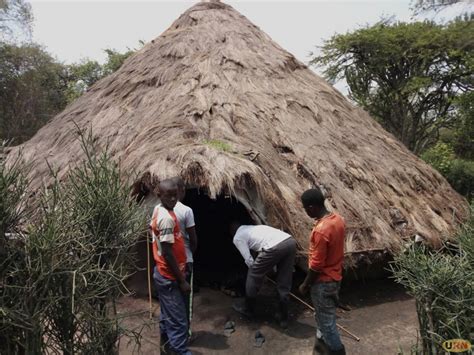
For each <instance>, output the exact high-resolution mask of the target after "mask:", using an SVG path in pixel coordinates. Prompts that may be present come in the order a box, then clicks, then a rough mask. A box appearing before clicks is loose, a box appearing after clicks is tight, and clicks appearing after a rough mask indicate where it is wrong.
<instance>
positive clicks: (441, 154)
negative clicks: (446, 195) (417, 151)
mask: <svg viewBox="0 0 474 355" xmlns="http://www.w3.org/2000/svg"><path fill="white" fill-rule="evenodd" d="M421 158H422V159H423V160H425V161H426V162H427V163H428V164H430V165H431V166H433V167H434V168H435V169H436V170H438V171H439V172H440V173H441V174H442V175H443V176H444V177H445V178H446V180H448V182H449V183H450V184H451V186H452V187H453V188H454V189H455V190H456V191H457V192H459V193H460V194H462V195H463V196H465V197H466V198H468V199H471V198H472V197H473V196H474V161H472V160H465V159H459V158H456V155H455V153H454V149H453V148H452V147H451V146H450V145H448V144H447V143H443V142H440V143H437V144H436V145H435V146H433V147H432V148H430V149H428V150H427V151H425V152H424V153H423V154H422V155H421Z"/></svg>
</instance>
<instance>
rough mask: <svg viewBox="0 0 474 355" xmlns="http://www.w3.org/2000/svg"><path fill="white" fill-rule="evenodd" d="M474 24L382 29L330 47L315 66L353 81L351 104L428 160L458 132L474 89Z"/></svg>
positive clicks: (332, 42)
mask: <svg viewBox="0 0 474 355" xmlns="http://www.w3.org/2000/svg"><path fill="white" fill-rule="evenodd" d="M473 38H474V21H456V22H453V23H451V24H448V25H446V26H442V25H437V24H435V23H432V22H415V23H396V24H388V23H386V22H382V23H379V24H377V25H375V26H372V27H368V28H363V29H359V30H357V31H355V32H352V33H347V34H339V35H335V36H333V37H332V38H331V39H330V40H328V41H326V42H325V43H324V45H323V47H322V54H321V55H320V56H315V57H313V58H312V60H311V64H313V65H315V66H317V67H322V68H324V72H323V73H324V75H325V76H326V78H328V79H330V80H332V81H337V80H340V79H345V80H346V81H347V83H348V85H349V88H350V92H349V95H350V97H351V98H352V99H353V100H354V101H355V102H356V103H358V104H359V105H360V106H362V107H363V108H364V109H366V110H367V111H368V112H369V113H370V114H371V115H372V116H373V117H374V118H375V119H377V120H378V121H379V122H380V123H381V124H382V126H383V127H384V128H385V129H387V130H388V131H389V132H391V133H393V134H394V135H395V136H396V137H397V138H398V139H400V140H401V141H402V142H403V143H404V144H405V145H406V146H407V147H408V148H409V149H410V150H412V151H413V152H415V153H420V152H421V151H423V149H425V148H426V147H427V146H428V145H429V144H432V143H433V142H434V141H436V139H437V137H438V134H439V130H440V128H442V127H449V126H451V125H452V124H453V119H454V116H453V112H454V111H455V108H454V105H453V103H454V99H455V98H456V97H457V96H458V95H460V94H462V93H463V92H468V91H469V90H472V88H473V87H474V82H473V80H472V76H473V72H474V55H473V53H474V51H473V49H474V41H473Z"/></svg>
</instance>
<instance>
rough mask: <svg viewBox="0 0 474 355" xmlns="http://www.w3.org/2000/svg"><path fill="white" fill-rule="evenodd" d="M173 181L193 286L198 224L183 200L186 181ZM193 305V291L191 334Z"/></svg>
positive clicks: (187, 264) (188, 309)
mask: <svg viewBox="0 0 474 355" xmlns="http://www.w3.org/2000/svg"><path fill="white" fill-rule="evenodd" d="M172 181H173V182H174V183H175V184H176V186H177V187H178V202H177V203H176V205H175V206H174V208H173V211H174V213H175V215H176V218H177V219H178V222H179V227H180V230H181V233H182V234H183V236H184V246H185V250H186V281H188V282H189V283H190V285H191V287H192V282H191V278H192V274H193V262H194V259H193V254H194V252H195V251H196V248H197V236H196V225H195V223H194V213H193V210H192V209H191V207H189V206H186V205H185V204H183V203H182V202H181V201H183V200H184V197H185V196H186V189H185V185H184V181H183V179H182V178H181V177H179V176H176V177H174V178H173V179H172ZM192 305H193V292H192V290H191V293H190V294H189V298H188V299H187V307H186V309H187V314H188V320H189V334H190V335H191V318H192Z"/></svg>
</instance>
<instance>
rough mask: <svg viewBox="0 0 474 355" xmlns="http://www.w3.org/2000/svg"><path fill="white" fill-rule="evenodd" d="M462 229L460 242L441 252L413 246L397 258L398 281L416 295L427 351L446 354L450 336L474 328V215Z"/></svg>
mask: <svg viewBox="0 0 474 355" xmlns="http://www.w3.org/2000/svg"><path fill="white" fill-rule="evenodd" d="M472 211H473V209H471V218H470V220H469V221H468V222H467V223H466V224H465V225H464V226H462V227H461V228H460V230H459V233H458V239H457V240H458V244H457V245H456V246H453V245H452V244H446V245H445V247H444V248H442V249H441V250H438V251H433V250H429V249H427V248H426V247H424V246H422V245H416V244H415V245H412V246H411V247H410V248H408V249H407V250H405V252H403V253H401V254H400V255H398V256H397V257H396V258H395V261H394V262H393V264H392V265H391V266H392V271H393V273H394V277H395V279H396V281H397V282H399V283H400V284H402V285H404V286H405V287H406V289H407V290H408V292H409V293H410V294H411V295H413V296H414V297H415V300H416V309H417V314H418V321H419V328H420V336H421V342H422V347H423V354H444V353H445V352H444V350H442V348H441V344H442V343H443V341H445V340H449V339H466V340H470V339H472V335H473V331H474V323H473V321H472V320H473V319H474V233H473V232H474V218H473V213H472Z"/></svg>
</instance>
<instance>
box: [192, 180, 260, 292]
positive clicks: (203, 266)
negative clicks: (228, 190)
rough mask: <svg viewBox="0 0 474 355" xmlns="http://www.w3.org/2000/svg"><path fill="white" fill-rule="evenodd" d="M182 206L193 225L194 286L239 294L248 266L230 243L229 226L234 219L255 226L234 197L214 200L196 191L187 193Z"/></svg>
mask: <svg viewBox="0 0 474 355" xmlns="http://www.w3.org/2000/svg"><path fill="white" fill-rule="evenodd" d="M183 203H184V204H185V205H188V206H189V207H191V208H192V209H193V212H194V218H195V222H196V233H197V236H198V248H197V250H196V252H195V255H194V271H195V272H194V275H195V283H196V284H197V285H198V286H204V287H212V288H219V289H221V290H223V291H225V292H226V293H230V294H234V293H235V294H236V295H242V294H243V291H244V284H245V276H246V275H247V266H246V265H245V263H244V260H243V258H242V256H241V255H240V253H239V251H238V250H237V248H235V246H234V244H233V242H232V236H231V234H230V231H229V226H230V223H231V222H232V221H233V220H235V219H238V220H239V221H241V222H242V223H245V224H254V222H253V221H252V219H251V217H250V215H249V213H248V212H247V210H246V208H245V207H244V206H243V205H242V204H241V203H240V202H238V201H237V200H236V199H235V198H230V197H227V196H224V195H219V196H218V197H217V198H216V199H215V200H213V199H211V198H209V196H207V195H206V194H205V193H204V192H203V191H202V190H201V191H199V190H197V189H189V190H187V191H186V197H185V199H184V201H183Z"/></svg>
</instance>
